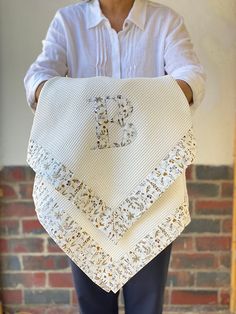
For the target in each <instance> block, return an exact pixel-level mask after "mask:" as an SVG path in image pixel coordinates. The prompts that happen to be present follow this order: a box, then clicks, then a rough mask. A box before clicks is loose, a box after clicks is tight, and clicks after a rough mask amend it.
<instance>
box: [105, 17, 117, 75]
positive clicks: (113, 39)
mask: <svg viewBox="0 0 236 314" xmlns="http://www.w3.org/2000/svg"><path fill="white" fill-rule="evenodd" d="M106 26H107V29H108V33H109V36H110V42H111V50H112V51H111V54H112V77H114V78H121V51H120V38H119V35H120V34H118V33H117V32H116V31H115V30H114V29H112V28H111V26H110V23H109V22H108V21H107V22H106Z"/></svg>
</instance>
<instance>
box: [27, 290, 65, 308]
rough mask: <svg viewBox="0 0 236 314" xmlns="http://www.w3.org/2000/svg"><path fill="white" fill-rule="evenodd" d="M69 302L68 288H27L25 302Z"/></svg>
mask: <svg viewBox="0 0 236 314" xmlns="http://www.w3.org/2000/svg"><path fill="white" fill-rule="evenodd" d="M55 303H56V304H63V305H65V304H69V303H70V293H69V291H68V290H55V289H53V290H50V289H47V290H34V291H32V290H25V304H55Z"/></svg>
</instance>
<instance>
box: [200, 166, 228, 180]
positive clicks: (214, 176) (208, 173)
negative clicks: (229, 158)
mask: <svg viewBox="0 0 236 314" xmlns="http://www.w3.org/2000/svg"><path fill="white" fill-rule="evenodd" d="M196 179H199V180H232V179H233V168H232V167H229V166H202V165H197V166H196Z"/></svg>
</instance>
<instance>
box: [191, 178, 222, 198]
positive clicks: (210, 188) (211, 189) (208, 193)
mask: <svg viewBox="0 0 236 314" xmlns="http://www.w3.org/2000/svg"><path fill="white" fill-rule="evenodd" d="M187 191H188V195H189V197H190V198H199V197H217V196H218V195H219V184H214V183H197V182H187Z"/></svg>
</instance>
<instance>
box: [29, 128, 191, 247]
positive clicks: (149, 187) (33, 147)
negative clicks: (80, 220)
mask: <svg viewBox="0 0 236 314" xmlns="http://www.w3.org/2000/svg"><path fill="white" fill-rule="evenodd" d="M195 148H196V142H195V138H194V135H193V130H192V128H190V129H189V130H188V132H187V133H186V135H184V136H183V138H182V139H181V140H180V141H179V142H178V143H177V145H176V146H175V147H174V148H173V149H171V151H170V152H169V154H168V155H167V156H166V157H165V158H164V159H163V160H162V161H161V162H160V164H159V165H158V166H157V167H156V168H155V169H154V170H153V171H152V172H150V173H149V174H148V176H147V177H146V178H145V179H144V180H142V182H141V183H140V184H139V185H138V186H137V187H136V188H135V189H134V190H133V191H132V192H131V194H130V195H129V196H128V197H127V198H126V199H125V200H124V201H123V202H122V203H121V204H120V205H119V206H118V208H116V209H111V208H110V207H108V206H107V205H106V204H105V202H104V201H103V200H102V199H101V198H99V197H98V196H97V195H96V194H95V192H94V191H93V190H92V189H91V188H90V187H88V186H87V185H86V184H85V182H83V181H81V180H79V179H78V178H75V177H74V174H73V172H72V171H70V170H69V169H68V168H67V167H66V166H65V165H63V164H62V163H60V162H59V161H57V160H56V159H55V158H54V157H53V156H52V155H51V154H50V153H49V152H47V151H45V150H44V148H43V147H42V146H40V145H38V144H37V143H36V142H35V141H34V140H33V139H31V140H30V142H29V146H28V154H27V162H28V164H29V165H30V166H31V167H32V168H33V169H34V171H35V172H36V173H37V174H38V175H40V176H42V177H43V178H44V179H45V180H47V182H49V183H50V184H51V185H52V186H53V187H54V188H55V189H56V190H57V191H58V192H60V193H61V194H62V195H63V196H65V197H66V198H67V199H68V200H70V201H71V202H72V203H73V204H74V205H75V206H76V207H77V208H78V209H80V210H81V211H82V212H84V213H85V214H86V216H87V217H88V219H89V220H90V221H91V222H92V223H93V224H94V225H95V226H96V227H97V228H98V229H99V230H101V231H103V232H104V233H105V234H106V236H107V237H108V238H109V239H110V240H111V241H113V243H115V244H116V243H118V241H119V239H121V237H122V236H123V235H124V233H125V232H126V231H127V230H128V229H129V228H130V227H131V226H132V225H133V224H134V222H135V221H137V219H139V218H140V217H141V215H142V214H143V213H144V212H145V211H147V210H148V208H149V207H150V206H152V204H153V203H154V202H155V201H156V200H157V199H158V197H160V195H161V194H162V193H164V192H165V191H166V189H167V188H168V187H169V186H170V185H171V184H172V183H173V182H174V181H175V180H176V179H177V177H178V176H179V175H180V174H182V173H183V171H184V170H185V169H186V168H187V166H188V165H190V164H191V163H192V161H193V159H194V157H195Z"/></svg>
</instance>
